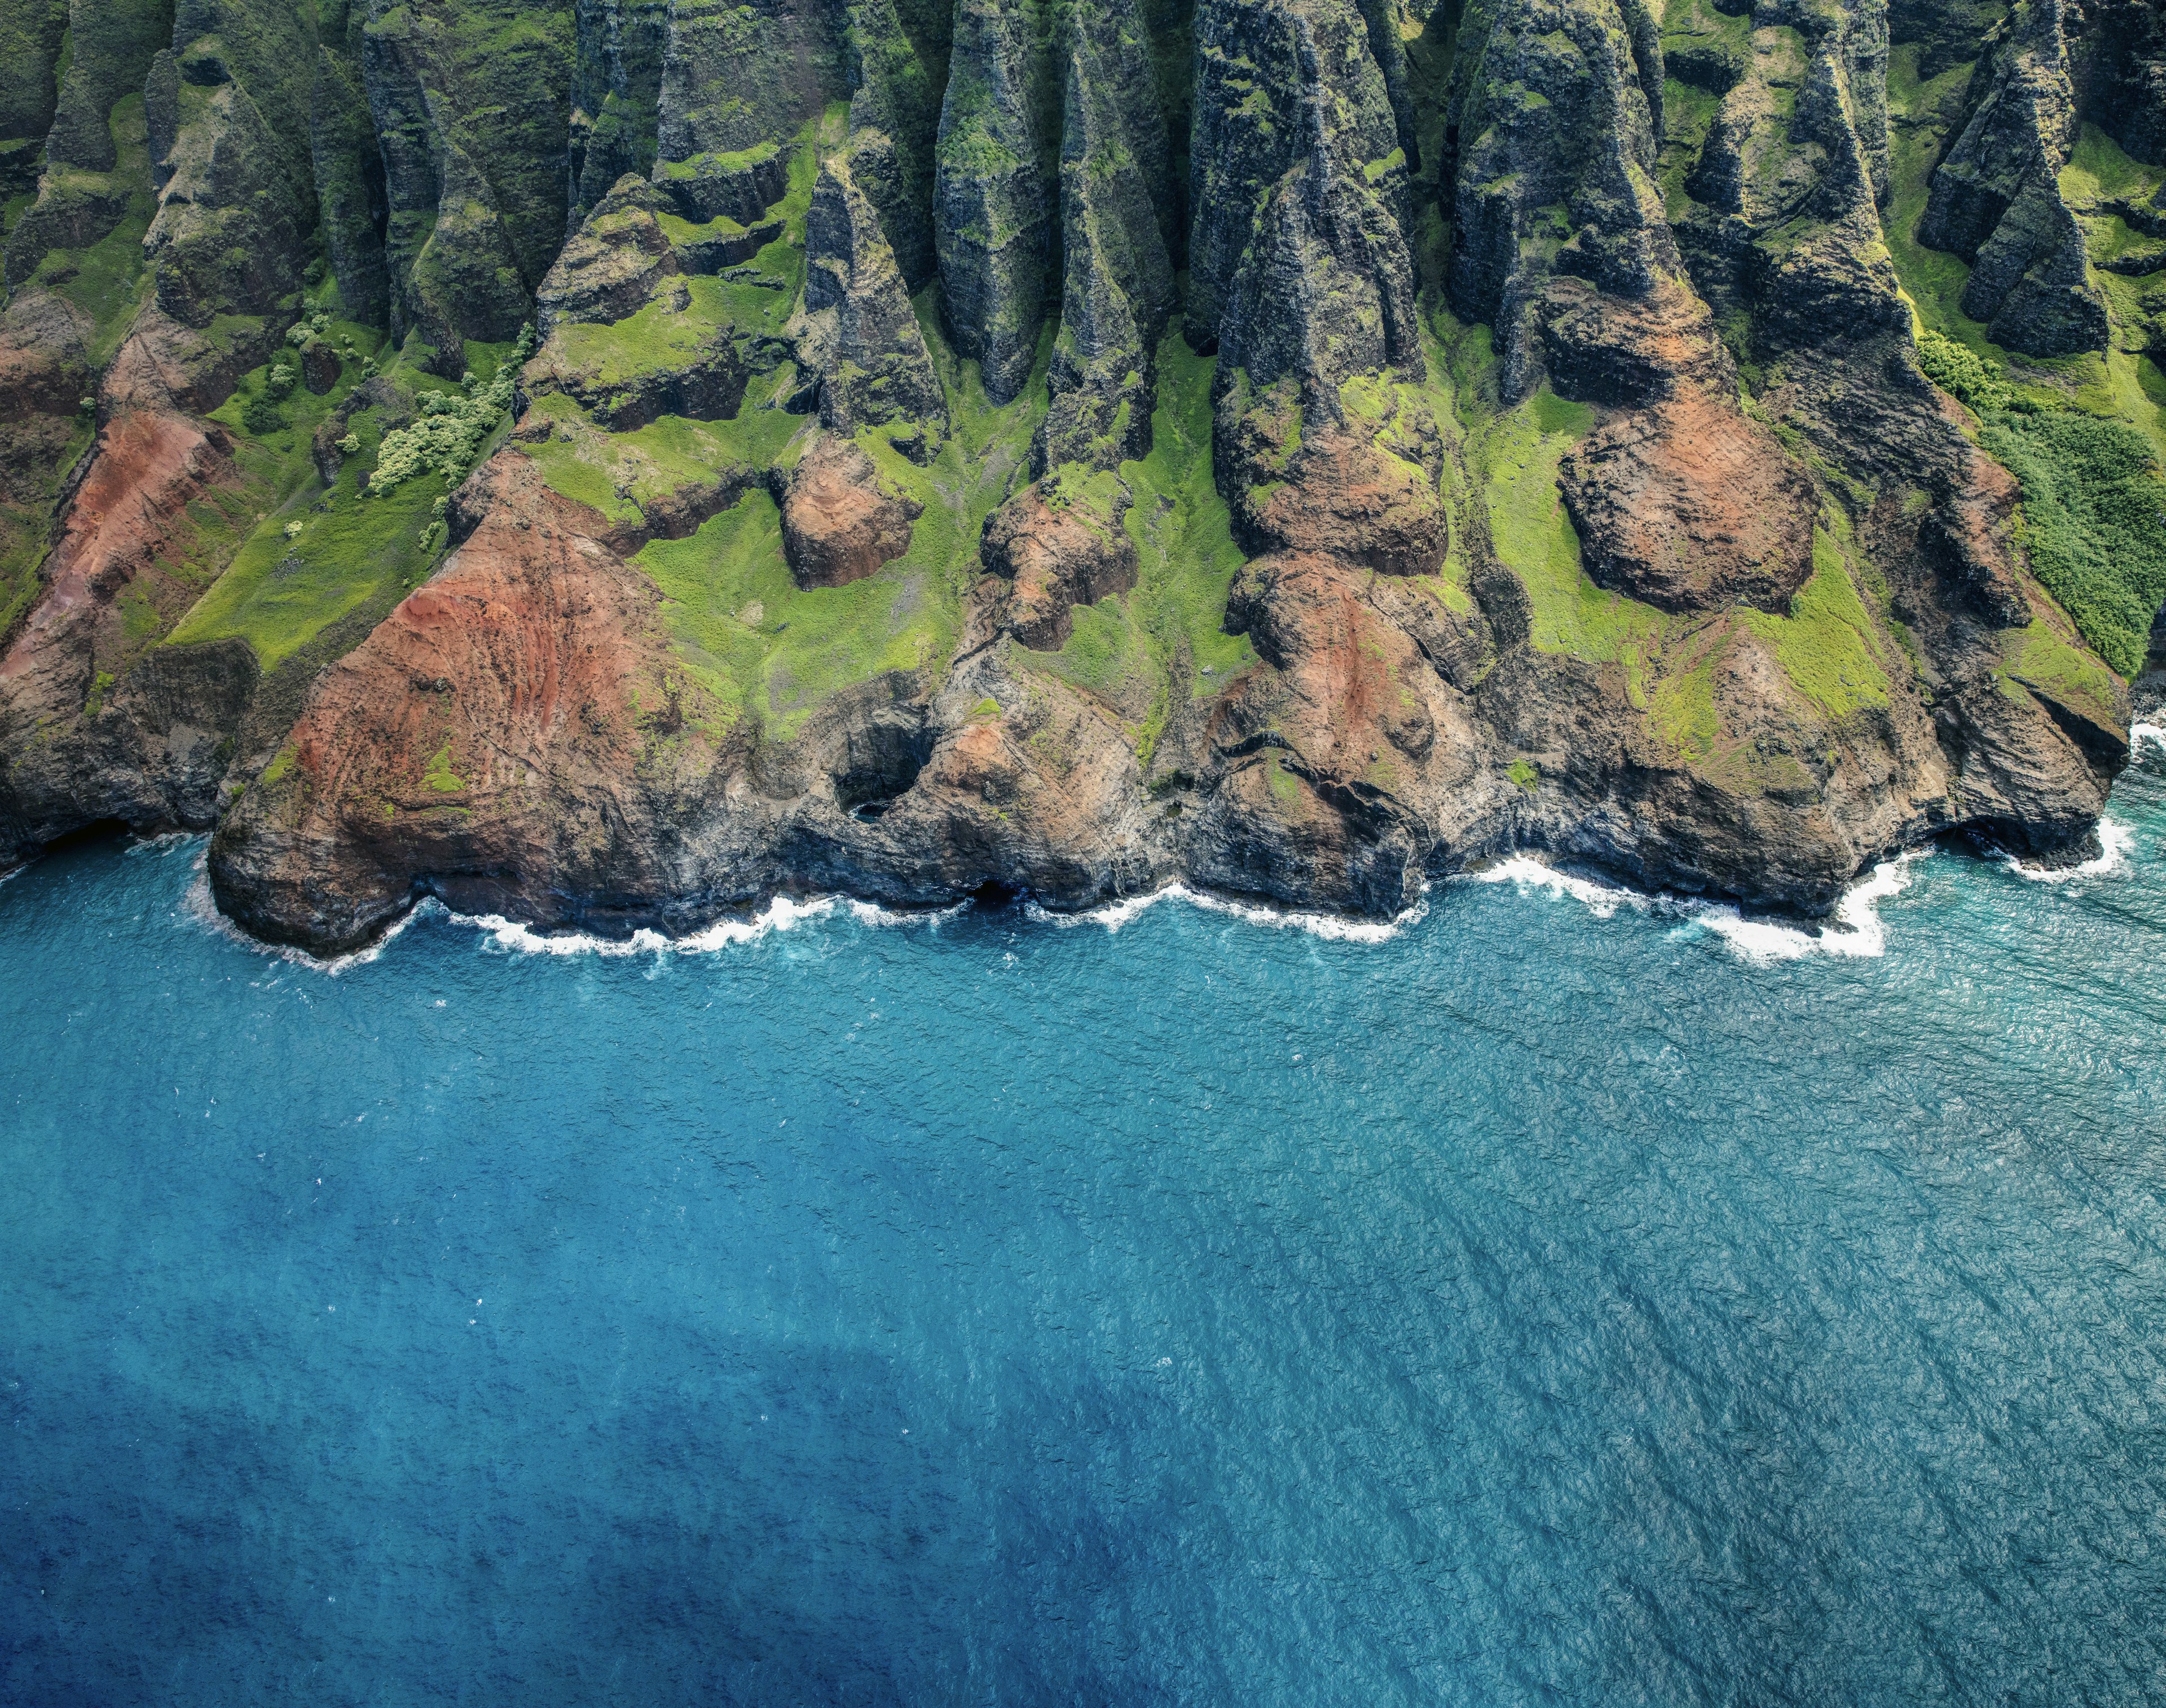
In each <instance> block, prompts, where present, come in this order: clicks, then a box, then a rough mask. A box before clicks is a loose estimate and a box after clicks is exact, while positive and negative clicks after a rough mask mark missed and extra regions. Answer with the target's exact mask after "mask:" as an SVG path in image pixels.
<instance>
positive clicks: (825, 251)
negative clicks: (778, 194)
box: [800, 160, 948, 433]
mask: <svg viewBox="0 0 2166 1708" xmlns="http://www.w3.org/2000/svg"><path fill="white" fill-rule="evenodd" d="M805 263H806V277H805V307H806V313H807V315H808V321H809V323H808V325H807V326H806V330H805V332H804V334H803V336H801V338H800V362H802V363H803V365H804V366H806V368H810V369H811V370H812V371H813V372H814V373H817V374H818V375H819V376H820V420H821V423H822V425H824V426H827V427H829V428H831V429H832V430H834V431H838V432H843V433H848V432H853V431H855V430H856V429H858V427H861V426H880V424H882V423H884V422H887V421H895V420H906V421H914V422H918V423H922V424H923V425H924V426H927V427H930V428H932V429H933V430H934V431H935V432H936V433H937V432H938V430H939V428H941V427H942V426H944V425H945V423H946V421H947V417H948V405H947V400H946V399H945V397H944V396H943V394H942V392H941V389H940V380H939V378H938V375H936V374H935V373H933V371H932V357H931V356H930V355H929V354H928V353H927V351H926V348H925V335H924V334H923V333H922V332H921V331H920V330H918V325H917V314H916V312H915V311H914V310H913V309H911V305H910V296H909V293H908V292H907V291H906V288H904V283H903V277H902V271H901V268H900V267H897V266H896V265H895V254H894V251H892V250H891V249H890V247H889V246H888V241H887V237H886V235H885V233H884V232H883V231H882V230H881V229H880V218H879V215H878V214H876V213H875V211H874V208H873V204H872V203H871V202H870V201H869V200H868V199H867V198H866V197H865V195H864V192H863V191H861V190H859V189H858V186H857V183H856V182H855V180H854V179H853V177H852V176H851V170H850V167H849V165H848V162H847V161H842V160H830V161H828V162H827V165H826V166H825V167H822V168H821V173H820V182H819V183H818V184H817V185H816V187H815V188H814V189H813V192H812V206H811V212H810V213H809V214H807V215H806V225H805Z"/></svg>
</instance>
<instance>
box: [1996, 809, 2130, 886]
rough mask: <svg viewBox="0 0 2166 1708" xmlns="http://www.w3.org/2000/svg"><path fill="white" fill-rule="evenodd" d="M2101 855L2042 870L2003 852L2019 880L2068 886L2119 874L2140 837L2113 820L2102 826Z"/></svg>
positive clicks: (2102, 821)
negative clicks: (2078, 862)
mask: <svg viewBox="0 0 2166 1708" xmlns="http://www.w3.org/2000/svg"><path fill="white" fill-rule="evenodd" d="M2098 839H2099V854H2098V857H2097V858H2096V859H2088V860H2085V861H2084V863H2083V864H2082V865H2074V866H2038V865H2031V864H2030V863H2029V862H2028V861H2026V860H2020V859H2016V857H2015V855H2014V854H2010V853H2008V852H2007V851H2006V850H2005V849H2003V850H2002V852H2001V854H2000V863H2001V864H2002V865H2004V866H2005V867H2007V869H2008V870H2010V871H2011V872H2013V873H2015V875H2016V876H2017V877H2019V878H2026V879H2028V880H2030V881H2031V883H2034V884H2065V883H2067V882H2068V880H2070V879H2071V878H2101V877H2105V876H2107V875H2110V874H2112V873H2116V872H2119V871H2120V870H2122V868H2123V867H2124V866H2125V865H2126V864H2127V859H2128V851H2129V849H2132V848H2133V847H2134V846H2135V845H2136V833H2135V832H2134V831H2132V830H2131V829H2130V828H2128V827H2127V826H2126V825H2125V824H2116V823H2115V822H2114V821H2113V820H2111V818H2100V820H2099V822H2098Z"/></svg>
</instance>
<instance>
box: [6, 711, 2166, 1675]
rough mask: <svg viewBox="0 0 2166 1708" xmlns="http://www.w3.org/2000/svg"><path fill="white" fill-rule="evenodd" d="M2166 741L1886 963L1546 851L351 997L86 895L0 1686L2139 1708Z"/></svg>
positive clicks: (539, 956) (19, 1110) (148, 850)
mask: <svg viewBox="0 0 2166 1708" xmlns="http://www.w3.org/2000/svg"><path fill="white" fill-rule="evenodd" d="M2113 812H2114V817H2115V818H2116V821H2118V822H2119V823H2120V825H2121V827H2123V829H2124V832H2125V834H2124V835H2123V836H2122V837H2121V838H2120V843H2121V845H2120V847H2119V849H2118V851H2117V853H2116V856H2115V858H2114V859H2112V860H2111V861H2110V862H2109V863H2107V865H2106V869H2105V870H2095V871H2092V872H2089V873H2086V874H2084V875H2079V876H2077V877H2075V878H2073V879H2069V880H2064V881H2061V882H2057V883H2047V882H2042V881H2037V880H2032V879H2030V878H2026V876H2024V875H2021V873H2019V872H2016V871H2014V870H2010V869H2008V868H2006V867H2005V866H2002V865H1995V864H1993V863H1991V862H1988V861H1982V860H1978V859H1971V858H1968V857H1964V856H1960V855H1955V854H1937V855H1934V856H1932V857H1930V858H1926V859H1918V860H1915V861H1913V862H1910V863H1908V864H1907V865H1904V866H1902V867H1900V868H1890V869H1889V870H1885V871H1883V874H1881V875H1880V877H1879V879H1878V880H1877V881H1876V882H1875V883H1874V884H1873V886H1872V887H1871V889H1870V890H1869V891H1868V892H1867V893H1865V894H1864V895H1862V896H1861V897H1860V898H1859V900H1858V901H1857V902H1855V903H1854V904H1853V906H1852V909H1851V918H1850V924H1851V926H1852V930H1851V931H1850V933H1848V934H1846V935H1845V936H1843V937H1841V939H1838V940H1837V943H1836V946H1837V947H1840V948H1841V949H1846V950H1848V951H1851V952H1849V953H1842V954H1836V953H1830V952H1828V951H1827V949H1825V948H1824V947H1822V948H1815V947H1813V946H1811V945H1809V944H1808V943H1807V942H1806V941H1805V940H1804V939H1802V938H1800V937H1799V936H1797V935H1796V934H1795V933H1784V932H1783V931H1780V930H1777V929H1772V928H1767V927H1765V926H1759V925H1754V924H1752V923H1745V922H1739V921H1737V920H1736V919H1735V917H1733V916H1730V915H1726V914H1722V913H1720V912H1713V913H1710V912H1688V911H1684V910H1681V909H1678V908H1675V907H1661V906H1650V905H1648V904H1646V903H1645V902H1643V901H1641V900H1640V899H1638V898H1634V897H1630V896H1619V895H1618V894H1616V893H1614V892H1611V891H1603V890H1600V889H1598V888H1593V887H1590V886H1577V885H1572V886H1567V885H1564V884H1561V883H1555V882H1545V881H1542V880H1540V873H1539V872H1538V871H1536V870H1534V869H1531V868H1526V869H1514V870H1513V871H1512V872H1511V873H1509V874H1508V875H1506V876H1505V877H1504V878H1503V879H1502V880H1498V881H1492V882H1488V883H1475V882H1455V883H1450V884H1440V885H1439V886H1436V887H1435V888H1434V891H1432V892H1431V894H1430V896H1429V900H1428V903H1427V906H1426V908H1425V911H1424V912H1423V913H1422V915H1421V917H1418V918H1417V919H1414V920H1413V921H1411V922H1408V923H1406V924H1404V925H1403V927H1402V928H1400V929H1398V930H1397V931H1396V932H1395V933H1392V934H1390V935H1388V936H1387V937H1385V938H1384V939H1382V940H1381V941H1378V940H1360V938H1359V937H1356V938H1355V939H1348V938H1345V937H1343V936H1341V937H1332V936H1326V935H1319V934H1318V933H1316V932H1314V931H1313V930H1307V929H1300V928H1290V927H1287V926H1286V925H1284V924H1282V923H1281V924H1274V923H1271V922H1269V921H1266V920H1263V919H1260V918H1258V917H1253V916H1249V915H1246V914H1244V913H1241V912H1231V911H1226V910H1224V909H1223V908H1209V907H1202V906H1200V905H1197V903H1195V902H1191V901H1186V900H1182V899H1180V898H1174V899H1169V900H1166V901H1163V902H1160V903H1158V904H1156V905H1154V906H1151V907H1145V908H1139V909H1132V910H1128V912H1126V913H1125V914H1123V915H1116V916H1109V917H1106V918H1103V919H1101V920H1098V921H1095V922H1091V923H1082V924H1069V925H1065V926H1064V925H1059V924H1055V923H1050V922H1048V921H1046V920H1043V919H1042V918H1035V917H1031V916H1030V915H1029V914H1028V913H1027V912H1017V911H1008V912H1000V913H988V912H971V911H964V912H960V913H958V914H954V915H951V916H949V917H945V918H943V919H939V920H937V921H932V922H924V921H920V922H917V923H892V922H890V921H886V920H884V919H883V918H882V917H880V916H877V915H870V914H867V913H863V912H859V911H858V910H854V909H852V908H850V907H848V906H846V905H842V904H835V905H831V906H828V907H825V908H814V909H811V910H810V911H801V910H795V909H786V908H785V909H779V910H777V911H776V912H774V913H773V914H771V915H770V916H769V919H768V920H767V921H766V922H765V923H763V924H762V925H760V926H759V927H758V928H739V929H735V930H725V931H721V932H716V933H710V936H709V938H708V939H705V940H704V942H703V944H702V945H701V947H700V952H697V953H693V952H686V951H684V950H679V949H657V948H655V947H654V946H652V945H651V944H649V945H645V946H642V947H640V948H638V949H636V950H635V952H632V953H628V954H612V955H603V954H595V953H592V952H575V953H569V954H566V953H542V952H536V948H537V946H536V944H533V943H532V941H531V939H526V938H525V937H524V935H523V933H519V932H516V931H512V930H492V929H489V928H478V927H477V926H476V925H475V924H473V923H471V922H460V921H457V920H453V919H451V918H449V917H446V916H444V915H443V914H441V912H435V913H429V914H425V915H424V916H423V917H420V918H419V919H418V920H417V921H416V923H414V924H413V925H412V926H411V927H410V928H409V929H407V930H406V931H405V932H404V933H403V934H402V935H401V936H399V938H398V939H396V940H395V941H394V942H393V943H392V944H390V945H389V947H388V949H386V950H384V952H383V953H382V954H380V955H378V956H377V957H375V958H374V959H372V960H367V961H364V962H362V963H360V964H357V965H349V966H347V967H346V968H345V969H343V970H341V971H339V972H338V973H337V974H336V975H335V976H332V975H330V974H327V973H325V971H323V970H320V969H315V968H312V967H309V966H304V965H297V964H294V963H293V962H289V961H288V960H281V959H278V958H277V957H274V956H271V955H268V954H264V953H262V952H261V951H258V950H256V949H252V948H251V947H249V946H248V945H246V944H242V943H240V942H237V941H235V940H234V939H231V938H230V937H228V936H225V935H221V934H219V933H218V932H217V931H215V930H214V929H213V928H210V927H209V926H208V925H207V924H206V923H204V921H203V918H202V917H201V916H200V912H199V911H198V904H196V903H193V902H191V899H190V898H191V891H192V890H193V889H194V888H195V887H196V886H198V882H199V880H198V865H199V862H200V859H201V849H200V845H199V844H198V843H192V842H173V843H161V844H152V845H148V846H142V847H137V848H135V849H128V850H123V849H120V848H119V847H118V846H112V845H108V846H97V847H90V848H83V849H75V850H72V851H70V852H67V853H66V854H61V855H59V856H57V857H55V858H53V859H50V860H48V861H46V862H45V863H44V864H42V865H39V866H36V867H34V868H33V869H31V870H29V871H27V872H25V873H23V874H21V875H18V876H17V877H16V878H14V879H13V880H11V881H9V882H8V883H7V884H6V885H4V886H0V1071H4V1081H0V1086H4V1092H3V1093H0V1401H4V1411H5V1420H6V1430H5V1434H4V1437H0V1700H6V1701H8V1702H23V1703H32V1704H74V1703H85V1704H101V1705H108V1704H109V1705H119V1704H135V1703H145V1704H151V1703H156V1704H198V1703H202V1704H211V1703H219V1704H225V1703H281V1704H283V1703H294V1702H308V1703H322V1704H344V1703H368V1704H420V1703H437V1702H460V1703H473V1704H482V1703H489V1704H496V1703H505V1704H519V1705H548V1704H558V1703H567V1704H568V1703H612V1704H615V1703H622V1704H642V1705H643V1704H667V1703H692V1702H697V1703H702V1704H715V1703H748V1704H778V1705H780V1704H801V1703H821V1702H837V1703H852V1704H877V1703H908V1704H926V1703H934V1704H937V1703H950V1702H953V1703H972V1704H977V1703H985V1704H992V1703H1001V1704H1034V1703H1041V1702H1043V1703H1069V1702H1075V1703H1094V1704H1095V1703H1119V1704H1128V1703H1157V1702H1187V1703H1198V1704H1212V1705H1217V1704H1226V1705H1251V1704H1259V1705H1276V1704H1295V1703H1300V1704H1312V1703H1313V1704H1318V1705H1322V1704H1350V1703H1363V1704H1395V1703H1429V1702H1460V1701H1464V1702H1469V1703H1484V1704H1487V1703H1538V1702H1539V1703H1550V1702H1560V1701H1573V1702H1585V1703H1603V1704H1607V1703H1630V1702H1647V1703H1663V1704H1669V1703H1697V1702H1710V1703H1788V1702H1796V1703H1809V1704H1815V1705H1825V1704H1838V1703H1916V1702H1926V1703H1931V1702H1961V1703H1987V1702H1992V1703H2011V1704H2049V1703H2050V1704H2063V1703H2079V1702H2084V1703H2116V1704H2119V1703H2129V1704H2135V1703H2142V1702H2146V1701H2151V1702H2156V1701H2158V1700H2162V1699H2166V1254H2162V1249H2161V1241H2162V1235H2166V1212H2162V1206H2161V1197H2162V1189H2166V1089H2162V1088H2163V1087H2166V764H2162V761H2161V759H2160V756H2159V754H2158V750H2156V749H2153V751H2152V753H2151V754H2150V757H2149V759H2148V769H2143V770H2139V771H2136V772H2132V773H2131V774H2130V775H2128V776H2127V777H2126V779H2124V780H2123V782H2122V784H2121V787H2120V789H2119V791H2118V792H2117V794H2116V799H2115V804H2114V809H2113ZM1371 935H1372V936H1373V935H1374V934H1373V933H1371ZM556 947H557V948H558V949H563V947H564V945H561V944H560V945H557V946H556Z"/></svg>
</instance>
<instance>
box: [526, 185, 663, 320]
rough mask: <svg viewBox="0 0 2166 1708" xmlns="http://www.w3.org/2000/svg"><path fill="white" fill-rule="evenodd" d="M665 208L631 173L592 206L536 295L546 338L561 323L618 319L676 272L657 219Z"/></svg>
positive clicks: (657, 194)
mask: <svg viewBox="0 0 2166 1708" xmlns="http://www.w3.org/2000/svg"><path fill="white" fill-rule="evenodd" d="M666 205H667V204H666V202H665V201H664V199H663V196H662V194H661V193H660V192H659V191H658V190H656V189H655V188H654V187H653V186H652V184H650V183H648V182H646V180H644V179H643V178H639V177H632V176H631V175H629V174H627V175H626V177H622V178H621V179H619V180H618V181H617V182H616V184H615V187H614V188H612V189H610V192H609V193H608V194H606V195H605V196H603V197H602V198H600V200H599V201H597V202H596V203H595V204H594V211H593V212H591V213H590V214H588V215H587V217H586V219H585V220H584V223H582V224H581V225H580V227H579V229H578V232H577V233H576V234H574V235H573V238H572V240H571V241H569V242H568V243H567V244H565V246H564V247H563V251H561V252H560V253H559V254H558V255H557V259H556V262H555V263H554V264H553V265H552V267H550V269H549V272H548V274H547V277H546V278H543V279H542V285H541V288H540V289H538V290H537V291H536V292H535V293H534V304H535V307H536V309H538V310H539V311H540V314H541V318H542V331H543V332H544V333H545V334H546V333H547V332H548V331H550V330H552V328H553V327H554V326H555V325H557V322H559V321H560V320H600V321H605V322H606V321H612V320H623V319H624V318H625V317H626V315H631V314H632V313H633V312H635V311H636V310H637V309H639V308H640V307H641V306H642V304H645V302H646V301H647V298H648V297H650V296H651V295H652V294H653V293H654V288H655V287H656V286H657V285H658V284H659V283H661V282H662V280H663V278H666V277H668V275H669V274H671V273H674V272H676V271H677V256H676V254H675V252H674V251H673V250H672V249H671V247H670V244H669V239H668V237H667V236H666V235H664V234H663V230H662V222H661V221H660V220H659V219H656V218H655V215H656V214H657V213H658V212H659V211H660V210H661V209H663V207H664V206H666Z"/></svg>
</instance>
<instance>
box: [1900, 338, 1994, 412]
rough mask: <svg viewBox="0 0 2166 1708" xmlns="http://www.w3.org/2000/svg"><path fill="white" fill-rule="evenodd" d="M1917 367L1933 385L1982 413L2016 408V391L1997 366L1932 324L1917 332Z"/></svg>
mask: <svg viewBox="0 0 2166 1708" xmlns="http://www.w3.org/2000/svg"><path fill="white" fill-rule="evenodd" d="M1918 366H1919V367H1920V368H1923V369H1924V370H1925V373H1926V378H1928V379H1930V380H1931V381H1932V383H1934V384H1935V385H1936V386H1938V387H1940V389H1941V390H1942V391H1944V392H1946V393H1947V394H1949V396H1951V397H1952V398H1954V399H1957V401H1958V402H1961V403H1965V404H1968V405H1970V407H1971V408H1973V410H1977V411H1978V414H1980V415H1985V414H1987V413H1988V412H1989V411H1991V410H2005V409H2012V408H2014V407H2015V392H2014V391H2012V390H2011V389H2010V388H2009V386H2008V383H2007V382H2006V381H2005V380H2004V379H2002V378H2001V377H2000V373H1999V371H1998V370H1997V369H1996V368H1994V367H1992V366H1991V365H1989V363H1988V362H1986V361H1985V360H1984V357H1981V356H1979V355H1978V352H1976V351H1975V350H1973V349H1972V348H1971V347H1970V346H1968V345H1967V344H1958V343H1957V342H1956V341H1955V340H1954V339H1952V338H1950V337H1948V336H1945V335H1944V334H1942V333H1939V332H1936V331H1934V330H1932V329H1931V327H1926V328H1923V329H1921V330H1920V332H1919V334H1918Z"/></svg>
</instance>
